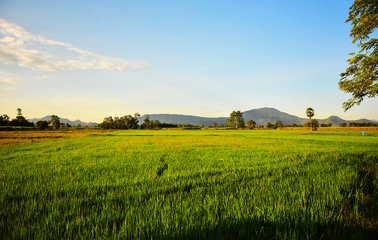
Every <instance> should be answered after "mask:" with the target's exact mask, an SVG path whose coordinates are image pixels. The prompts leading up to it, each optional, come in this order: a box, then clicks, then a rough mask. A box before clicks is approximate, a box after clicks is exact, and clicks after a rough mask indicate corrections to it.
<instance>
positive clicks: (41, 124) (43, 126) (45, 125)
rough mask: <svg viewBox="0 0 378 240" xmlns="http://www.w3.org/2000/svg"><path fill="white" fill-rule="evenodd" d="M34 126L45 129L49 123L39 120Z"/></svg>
mask: <svg viewBox="0 0 378 240" xmlns="http://www.w3.org/2000/svg"><path fill="white" fill-rule="evenodd" d="M36 125H37V127H38V128H39V129H46V128H47V127H48V126H49V123H48V122H47V121H42V120H39V121H38V122H36Z"/></svg>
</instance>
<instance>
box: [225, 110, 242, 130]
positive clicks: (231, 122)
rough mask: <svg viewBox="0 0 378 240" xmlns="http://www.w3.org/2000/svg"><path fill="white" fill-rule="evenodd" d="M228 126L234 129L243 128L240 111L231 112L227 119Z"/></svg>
mask: <svg viewBox="0 0 378 240" xmlns="http://www.w3.org/2000/svg"><path fill="white" fill-rule="evenodd" d="M228 126H229V127H234V128H243V127H244V118H243V113H242V112H240V111H232V113H231V114H230V118H229V119H228Z"/></svg>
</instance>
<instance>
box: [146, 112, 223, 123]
mask: <svg viewBox="0 0 378 240" xmlns="http://www.w3.org/2000/svg"><path fill="white" fill-rule="evenodd" d="M147 115H148V116H149V117H150V120H159V121H160V122H162V123H174V124H193V125H200V126H202V125H204V126H211V125H213V123H214V122H216V123H217V124H218V125H222V124H224V125H226V124H227V118H226V117H219V118H207V117H198V116H192V115H180V114H146V115H143V116H141V117H140V119H139V122H140V123H143V122H144V119H145V118H146V116H147Z"/></svg>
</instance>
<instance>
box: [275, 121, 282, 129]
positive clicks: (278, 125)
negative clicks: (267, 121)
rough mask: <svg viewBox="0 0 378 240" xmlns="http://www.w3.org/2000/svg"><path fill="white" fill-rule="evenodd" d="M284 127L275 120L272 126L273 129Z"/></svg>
mask: <svg viewBox="0 0 378 240" xmlns="http://www.w3.org/2000/svg"><path fill="white" fill-rule="evenodd" d="M281 127H284V125H283V123H282V122H281V121H280V120H277V121H276V123H275V124H274V128H281Z"/></svg>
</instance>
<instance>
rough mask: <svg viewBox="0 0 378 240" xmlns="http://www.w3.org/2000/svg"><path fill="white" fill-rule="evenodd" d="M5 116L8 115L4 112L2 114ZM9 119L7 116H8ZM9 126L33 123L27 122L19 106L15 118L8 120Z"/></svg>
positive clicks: (23, 125)
mask: <svg viewBox="0 0 378 240" xmlns="http://www.w3.org/2000/svg"><path fill="white" fill-rule="evenodd" d="M3 116H4V117H5V118H6V117H8V116H7V115H6V114H4V115H3ZM8 119H9V117H8ZM9 125H10V126H17V127H33V126H34V123H32V122H29V121H28V120H26V118H25V117H24V116H22V113H21V108H17V116H16V118H14V119H12V121H10V122H9Z"/></svg>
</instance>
